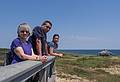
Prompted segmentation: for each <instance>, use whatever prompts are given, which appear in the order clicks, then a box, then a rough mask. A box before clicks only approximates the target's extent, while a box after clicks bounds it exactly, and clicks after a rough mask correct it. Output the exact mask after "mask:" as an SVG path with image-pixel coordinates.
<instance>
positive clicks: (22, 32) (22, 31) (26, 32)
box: [20, 30, 29, 33]
mask: <svg viewBox="0 0 120 82" xmlns="http://www.w3.org/2000/svg"><path fill="white" fill-rule="evenodd" d="M20 32H21V33H24V32H26V33H29V31H24V30H22V31H20Z"/></svg>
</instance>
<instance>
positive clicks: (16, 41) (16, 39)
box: [12, 38, 21, 43]
mask: <svg viewBox="0 0 120 82" xmlns="http://www.w3.org/2000/svg"><path fill="white" fill-rule="evenodd" d="M19 42H21V41H20V39H19V38H15V39H14V40H13V41H12V43H19Z"/></svg>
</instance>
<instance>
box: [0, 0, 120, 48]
mask: <svg viewBox="0 0 120 82" xmlns="http://www.w3.org/2000/svg"><path fill="white" fill-rule="evenodd" d="M46 19H49V20H51V21H52V23H53V28H52V29H51V31H50V32H49V33H48V41H50V40H51V38H52V35H53V34H54V33H58V34H60V42H59V49H103V48H108V49H120V45H119V44H120V38H119V35H120V0H1V1H0V29H1V30H0V37H1V39H0V47H2V48H9V46H10V43H11V41H12V40H13V39H14V38H16V37H17V33H16V30H17V26H18V25H19V24H20V23H22V22H27V23H29V24H30V25H31V26H32V28H33V27H35V26H36V25H40V24H41V23H42V22H43V21H44V20H46Z"/></svg>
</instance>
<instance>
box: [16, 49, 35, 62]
mask: <svg viewBox="0 0 120 82" xmlns="http://www.w3.org/2000/svg"><path fill="white" fill-rule="evenodd" d="M14 52H15V53H16V55H18V56H19V57H20V58H21V59H24V60H36V57H35V56H30V55H26V54H25V53H24V51H23V49H22V47H17V48H15V49H14Z"/></svg>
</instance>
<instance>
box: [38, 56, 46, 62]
mask: <svg viewBox="0 0 120 82" xmlns="http://www.w3.org/2000/svg"><path fill="white" fill-rule="evenodd" d="M39 58H40V60H41V62H42V63H45V62H46V61H47V59H48V57H47V56H45V55H44V56H39Z"/></svg>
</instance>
